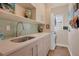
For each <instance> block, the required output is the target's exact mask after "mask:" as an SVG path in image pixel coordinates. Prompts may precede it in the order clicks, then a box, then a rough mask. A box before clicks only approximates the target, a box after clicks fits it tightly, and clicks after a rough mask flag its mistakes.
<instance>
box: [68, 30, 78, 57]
mask: <svg viewBox="0 0 79 59" xmlns="http://www.w3.org/2000/svg"><path fill="white" fill-rule="evenodd" d="M69 50H70V53H71V55H72V56H79V30H77V29H72V30H71V31H70V32H69Z"/></svg>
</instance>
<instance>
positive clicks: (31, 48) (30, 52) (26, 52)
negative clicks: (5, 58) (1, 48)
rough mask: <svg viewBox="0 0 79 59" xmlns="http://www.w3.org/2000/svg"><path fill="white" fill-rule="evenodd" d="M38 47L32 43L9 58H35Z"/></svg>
mask: <svg viewBox="0 0 79 59" xmlns="http://www.w3.org/2000/svg"><path fill="white" fill-rule="evenodd" d="M37 49H38V46H37V44H36V42H33V43H32V44H30V45H28V46H25V47H23V48H21V49H19V50H17V51H15V52H13V53H11V54H9V55H10V56H36V55H38V50H37Z"/></svg>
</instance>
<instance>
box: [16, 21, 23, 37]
mask: <svg viewBox="0 0 79 59" xmlns="http://www.w3.org/2000/svg"><path fill="white" fill-rule="evenodd" d="M19 24H21V25H22V29H23V30H24V25H23V22H17V24H16V37H17V36H18V25H19Z"/></svg>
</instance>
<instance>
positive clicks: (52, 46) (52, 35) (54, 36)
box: [50, 32, 56, 50]
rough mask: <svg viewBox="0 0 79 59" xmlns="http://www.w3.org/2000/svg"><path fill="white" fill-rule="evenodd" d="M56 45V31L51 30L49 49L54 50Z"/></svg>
mask: <svg viewBox="0 0 79 59" xmlns="http://www.w3.org/2000/svg"><path fill="white" fill-rule="evenodd" d="M55 47H56V33H55V32H51V48H50V49H51V50H54V49H55Z"/></svg>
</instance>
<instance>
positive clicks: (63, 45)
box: [56, 44, 68, 48]
mask: <svg viewBox="0 0 79 59" xmlns="http://www.w3.org/2000/svg"><path fill="white" fill-rule="evenodd" d="M56 46H63V47H67V48H68V45H64V44H56Z"/></svg>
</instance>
